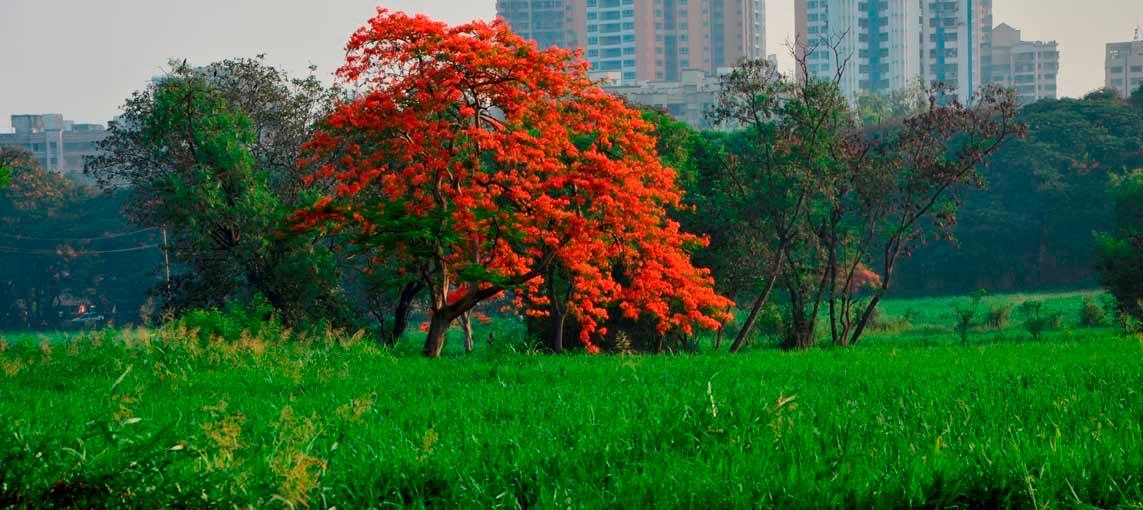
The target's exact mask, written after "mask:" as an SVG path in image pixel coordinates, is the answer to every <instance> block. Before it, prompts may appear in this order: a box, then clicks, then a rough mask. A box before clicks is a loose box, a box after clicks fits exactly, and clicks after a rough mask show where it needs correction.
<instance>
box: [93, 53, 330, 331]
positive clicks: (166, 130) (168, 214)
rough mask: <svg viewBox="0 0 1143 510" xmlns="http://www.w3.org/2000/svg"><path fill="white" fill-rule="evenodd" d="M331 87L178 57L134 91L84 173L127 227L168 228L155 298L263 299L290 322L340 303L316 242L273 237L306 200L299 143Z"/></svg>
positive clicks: (265, 70)
mask: <svg viewBox="0 0 1143 510" xmlns="http://www.w3.org/2000/svg"><path fill="white" fill-rule="evenodd" d="M330 100H331V93H330V92H328V91H327V90H325V89H324V88H322V87H321V85H320V84H319V83H318V82H317V80H316V78H312V77H311V78H309V79H306V80H293V79H290V78H289V77H288V76H286V75H284V74H282V73H281V72H279V71H277V70H276V69H274V68H271V67H268V66H266V65H264V64H262V63H261V62H260V61H258V60H230V61H224V62H220V63H217V64H212V65H210V66H206V67H203V68H191V67H189V66H187V65H185V64H181V65H179V66H178V67H177V68H175V69H174V70H173V71H172V73H171V74H169V75H168V76H165V77H163V78H162V79H159V80H156V81H155V82H154V83H152V84H151V85H150V86H149V87H148V88H147V89H145V90H143V91H140V92H137V93H136V94H135V95H133V96H132V97H131V98H130V99H129V100H128V101H127V104H126V106H125V111H124V114H123V116H122V117H121V118H120V119H119V120H118V121H116V122H115V123H114V124H113V125H112V126H111V135H110V137H109V138H108V139H107V140H105V141H104V142H102V143H101V144H100V149H101V150H102V151H103V153H102V155H100V156H99V157H97V158H96V159H95V160H93V161H91V162H89V163H88V165H87V171H88V172H89V173H90V174H91V175H92V176H94V177H95V178H96V179H97V180H98V182H99V183H100V184H101V185H102V186H103V187H104V188H106V189H118V188H124V189H125V190H126V192H127V193H128V201H127V203H126V208H125V209H126V212H127V214H128V215H129V217H130V218H131V219H132V220H133V221H134V222H135V223H136V224H138V225H140V226H143V227H153V228H159V229H164V230H166V231H167V232H168V233H169V246H170V248H169V252H170V257H171V258H172V259H173V263H172V270H171V273H172V274H171V276H170V279H169V281H165V282H163V284H162V286H161V288H159V289H158V290H159V294H160V295H161V296H162V297H163V298H164V301H165V304H166V305H167V306H168V307H170V308H172V309H174V310H176V311H178V310H185V309H189V308H195V307H198V308H205V307H216V306H222V305H223V304H225V303H226V302H227V301H230V300H235V299H252V298H254V296H256V295H261V296H264V297H265V298H266V299H268V300H269V301H270V303H272V304H273V305H274V306H275V308H277V309H278V310H279V311H280V313H282V315H283V316H284V317H285V318H286V319H287V320H288V321H289V322H298V321H302V320H317V319H334V320H338V319H340V318H341V317H339V315H340V314H343V313H344V311H345V303H344V301H345V300H344V296H343V292H342V290H341V288H340V287H339V281H338V277H337V275H336V267H335V265H334V256H333V252H332V250H331V249H330V247H329V246H328V245H326V244H323V243H319V242H314V240H313V239H311V238H301V237H298V236H286V235H283V231H284V230H285V226H286V223H285V220H286V218H287V217H288V216H289V215H290V214H292V212H293V211H294V209H295V208H297V207H300V206H301V205H302V204H304V203H308V202H309V200H310V198H309V197H308V196H307V195H306V194H305V193H304V192H303V190H302V188H301V177H300V172H302V171H303V169H302V168H301V167H300V166H299V164H298V159H299V151H300V147H301V144H302V141H303V140H304V139H305V138H306V137H308V136H309V134H310V133H311V132H312V127H313V124H314V123H315V122H316V121H317V119H320V118H321V117H322V116H323V115H324V111H325V110H324V108H326V106H327V104H328V103H329V101H330Z"/></svg>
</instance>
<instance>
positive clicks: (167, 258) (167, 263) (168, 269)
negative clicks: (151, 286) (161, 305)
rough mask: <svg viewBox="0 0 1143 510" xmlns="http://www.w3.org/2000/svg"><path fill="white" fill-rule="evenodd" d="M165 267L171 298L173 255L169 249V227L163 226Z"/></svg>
mask: <svg viewBox="0 0 1143 510" xmlns="http://www.w3.org/2000/svg"><path fill="white" fill-rule="evenodd" d="M162 232H163V268H164V269H165V270H166V272H167V299H168V300H170V299H171V256H170V254H169V252H168V251H167V227H166V226H163V228H162Z"/></svg>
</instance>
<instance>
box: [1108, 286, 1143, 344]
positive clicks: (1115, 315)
mask: <svg viewBox="0 0 1143 510" xmlns="http://www.w3.org/2000/svg"><path fill="white" fill-rule="evenodd" d="M1100 304H1101V305H1102V306H1103V311H1104V313H1105V314H1106V315H1107V316H1108V317H1111V318H1112V319H1113V320H1114V321H1115V325H1116V326H1119V329H1120V330H1121V331H1123V332H1124V333H1126V334H1132V333H1143V323H1141V322H1140V321H1139V320H1138V319H1136V318H1135V317H1133V316H1132V315H1131V313H1129V312H1128V311H1127V310H1126V309H1124V307H1122V306H1120V304H1119V300H1117V299H1115V296H1110V295H1106V296H1103V298H1101V303H1100ZM1138 306H1139V308H1141V309H1143V301H1140V302H1139V303H1138Z"/></svg>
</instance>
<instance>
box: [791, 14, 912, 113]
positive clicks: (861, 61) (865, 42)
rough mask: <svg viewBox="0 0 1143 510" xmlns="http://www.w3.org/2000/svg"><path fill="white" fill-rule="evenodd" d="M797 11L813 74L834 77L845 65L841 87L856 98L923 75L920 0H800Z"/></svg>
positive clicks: (799, 31) (802, 49) (803, 53)
mask: <svg viewBox="0 0 1143 510" xmlns="http://www.w3.org/2000/svg"><path fill="white" fill-rule="evenodd" d="M795 16H796V20H797V38H798V48H799V50H798V51H799V52H800V53H799V57H800V58H805V59H806V67H807V69H806V71H807V73H808V74H809V77H810V78H816V79H832V78H834V77H835V76H836V75H837V72H838V70H839V69H838V68H839V67H844V69H842V71H843V72H842V73H841V91H842V93H843V94H844V95H845V96H846V97H847V98H849V99H850V100H851V101H852V100H855V99H856V98H857V96H858V95H860V94H863V93H886V92H889V91H892V90H897V89H902V88H905V87H906V86H908V84H909V83H910V82H912V81H914V80H916V79H917V77H918V76H920V75H921V67H920V55H921V49H920V46H919V42H920V40H921V32H920V31H921V24H920V19H921V9H920V4H919V3H918V2H917V0H797V3H796V4H795ZM800 78H801V77H800Z"/></svg>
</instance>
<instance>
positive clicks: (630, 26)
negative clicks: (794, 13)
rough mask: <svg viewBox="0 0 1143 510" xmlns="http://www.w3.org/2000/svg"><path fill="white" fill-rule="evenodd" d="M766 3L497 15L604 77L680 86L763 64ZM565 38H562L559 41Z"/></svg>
mask: <svg viewBox="0 0 1143 510" xmlns="http://www.w3.org/2000/svg"><path fill="white" fill-rule="evenodd" d="M764 5H765V4H764V0H498V2H497V12H498V14H499V15H500V16H501V17H503V18H504V19H505V20H506V21H508V23H509V25H510V26H511V27H512V28H513V30H515V31H516V32H517V33H520V34H521V35H523V36H524V37H527V38H530V39H534V40H536V41H537V43H538V44H539V45H540V46H542V47H543V46H550V45H553V44H554V45H557V46H561V47H565V48H569V49H570V48H580V49H583V50H584V56H585V58H586V59H587V60H588V62H590V63H591V67H592V72H593V73H595V74H596V75H598V76H608V77H610V76H618V77H619V80H620V81H621V82H623V83H625V84H626V83H631V82H636V81H678V80H680V79H681V77H682V74H683V72H684V71H689V70H700V71H703V72H705V73H707V74H711V75H713V74H715V73H717V71H718V69H719V68H722V67H728V66H733V65H734V64H735V63H737V62H738V61H739V60H741V59H743V58H764V57H765V56H766V48H765V21H766V19H765V8H764ZM561 34H562V35H561Z"/></svg>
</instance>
